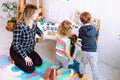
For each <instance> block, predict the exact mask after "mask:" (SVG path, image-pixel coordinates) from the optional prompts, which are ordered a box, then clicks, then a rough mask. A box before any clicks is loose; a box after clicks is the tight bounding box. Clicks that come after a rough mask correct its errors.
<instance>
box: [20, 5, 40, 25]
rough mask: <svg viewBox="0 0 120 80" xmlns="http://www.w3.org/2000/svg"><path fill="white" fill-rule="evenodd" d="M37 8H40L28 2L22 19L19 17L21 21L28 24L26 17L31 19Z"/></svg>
mask: <svg viewBox="0 0 120 80" xmlns="http://www.w3.org/2000/svg"><path fill="white" fill-rule="evenodd" d="M37 10H38V9H37V7H36V6H34V5H32V4H27V5H26V6H25V9H24V11H23V13H22V15H21V17H20V19H19V22H22V23H24V24H25V25H27V24H26V23H25V19H28V20H29V19H31V17H32V16H33V14H34V13H35V12H36V11H37Z"/></svg>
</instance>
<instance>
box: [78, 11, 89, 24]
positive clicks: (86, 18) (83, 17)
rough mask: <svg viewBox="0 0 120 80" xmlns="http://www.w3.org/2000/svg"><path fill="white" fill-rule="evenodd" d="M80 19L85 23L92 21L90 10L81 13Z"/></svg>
mask: <svg viewBox="0 0 120 80" xmlns="http://www.w3.org/2000/svg"><path fill="white" fill-rule="evenodd" d="M80 20H81V22H82V23H83V24H87V23H90V20H91V15H90V13H89V12H83V13H81V15H80Z"/></svg>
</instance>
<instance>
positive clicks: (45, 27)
mask: <svg viewBox="0 0 120 80" xmlns="http://www.w3.org/2000/svg"><path fill="white" fill-rule="evenodd" d="M38 27H39V28H40V29H41V30H42V31H43V32H44V33H45V34H46V35H47V36H55V35H57V27H58V24H55V23H53V22H48V23H46V22H44V24H41V22H38Z"/></svg>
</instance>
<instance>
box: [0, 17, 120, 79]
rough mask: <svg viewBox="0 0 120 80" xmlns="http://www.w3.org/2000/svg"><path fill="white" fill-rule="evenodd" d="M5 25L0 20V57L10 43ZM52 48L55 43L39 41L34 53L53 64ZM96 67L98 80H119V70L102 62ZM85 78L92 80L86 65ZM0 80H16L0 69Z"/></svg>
mask: <svg viewBox="0 0 120 80" xmlns="http://www.w3.org/2000/svg"><path fill="white" fill-rule="evenodd" d="M5 24H6V20H5V19H3V18H0V26H1V27H0V55H2V54H5V53H7V52H8V51H9V47H10V44H11V41H12V32H8V31H7V30H6V29H5ZM54 46H55V41H52V40H45V41H41V42H40V43H38V44H37V45H36V51H37V52H38V53H39V54H40V55H41V57H42V58H44V59H46V60H49V61H50V62H53V63H54V58H53V56H54ZM79 56H80V55H79ZM98 66H99V74H100V79H99V80H120V70H119V69H116V68H113V67H111V66H109V65H107V64H106V63H104V62H102V61H99V62H98ZM6 75H8V77H6ZM85 77H87V78H88V80H92V75H91V71H90V65H87V69H86V74H85ZM0 80H16V77H15V76H13V75H11V74H9V73H7V72H6V71H4V70H1V69H0Z"/></svg>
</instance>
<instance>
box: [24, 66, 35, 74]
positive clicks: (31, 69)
mask: <svg viewBox="0 0 120 80" xmlns="http://www.w3.org/2000/svg"><path fill="white" fill-rule="evenodd" d="M23 71H24V72H26V73H33V72H34V71H35V67H34V66H27V67H25V68H23Z"/></svg>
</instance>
